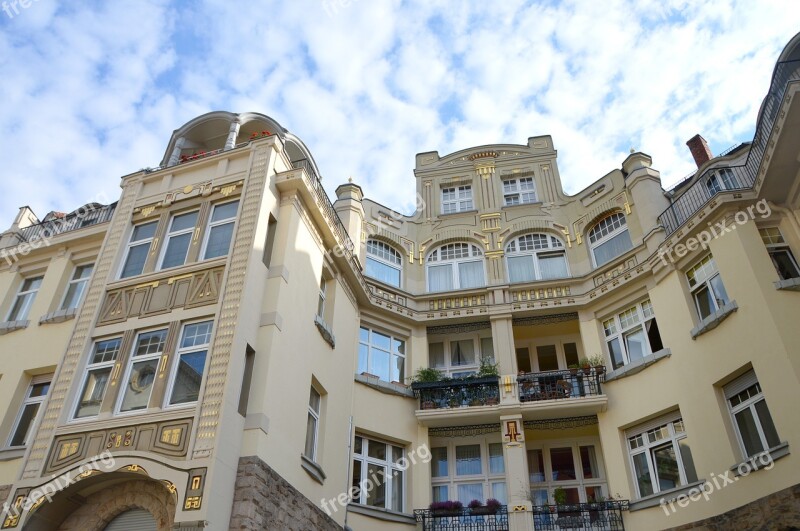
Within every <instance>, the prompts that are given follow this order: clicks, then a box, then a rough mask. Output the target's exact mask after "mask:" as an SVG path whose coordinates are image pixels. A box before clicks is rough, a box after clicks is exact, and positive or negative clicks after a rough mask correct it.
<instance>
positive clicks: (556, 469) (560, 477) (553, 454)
mask: <svg viewBox="0 0 800 531" xmlns="http://www.w3.org/2000/svg"><path fill="white" fill-rule="evenodd" d="M550 462H551V465H552V471H553V481H565V480H570V479H575V478H576V476H575V461H574V460H573V457H572V448H551V449H550Z"/></svg>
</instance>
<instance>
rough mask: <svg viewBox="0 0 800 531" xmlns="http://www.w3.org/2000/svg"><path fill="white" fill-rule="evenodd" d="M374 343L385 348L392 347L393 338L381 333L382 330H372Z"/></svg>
mask: <svg viewBox="0 0 800 531" xmlns="http://www.w3.org/2000/svg"><path fill="white" fill-rule="evenodd" d="M372 344H373V345H374V346H376V347H378V348H381V349H383V350H389V349H391V339H390V338H389V336H387V335H384V334H381V333H380V332H375V331H374V330H373V331H372Z"/></svg>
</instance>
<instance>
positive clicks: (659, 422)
mask: <svg viewBox="0 0 800 531" xmlns="http://www.w3.org/2000/svg"><path fill="white" fill-rule="evenodd" d="M679 418H681V412H680V411H673V412H672V413H667V414H666V415H661V416H660V417H658V418H654V419H653V420H649V421H647V422H645V423H644V424H638V425H636V426H634V427H632V428H630V429H628V430H625V438H626V439H630V438H631V437H635V436H637V435H639V434H640V433H644V432H646V431H649V430H652V429H653V428H658V427H659V426H663V425H664V424H667V423H669V422H672V421H674V420H678V419H679ZM625 444H628V443H627V441H626V443H625Z"/></svg>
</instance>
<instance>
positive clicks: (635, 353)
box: [625, 326, 647, 361]
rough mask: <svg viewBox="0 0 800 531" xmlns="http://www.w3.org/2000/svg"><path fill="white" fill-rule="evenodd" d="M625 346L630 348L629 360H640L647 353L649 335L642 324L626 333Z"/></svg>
mask: <svg viewBox="0 0 800 531" xmlns="http://www.w3.org/2000/svg"><path fill="white" fill-rule="evenodd" d="M625 346H626V347H627V349H628V357H629V358H630V359H629V361H636V360H640V359H642V358H643V357H645V356H646V355H647V337H646V336H645V335H644V330H642V327H641V326H638V327H637V328H636V329H635V330H633V331H631V332H628V333H627V334H625Z"/></svg>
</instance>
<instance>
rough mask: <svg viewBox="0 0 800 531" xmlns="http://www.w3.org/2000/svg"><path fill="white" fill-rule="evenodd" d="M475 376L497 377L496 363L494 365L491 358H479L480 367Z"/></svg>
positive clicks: (498, 372)
mask: <svg viewBox="0 0 800 531" xmlns="http://www.w3.org/2000/svg"><path fill="white" fill-rule="evenodd" d="M475 376H476V377H477V378H489V377H492V376H496V377H499V376H500V371H499V370H498V368H497V363H494V360H493V359H492V358H481V366H480V368H479V369H478V374H476V375H475Z"/></svg>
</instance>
